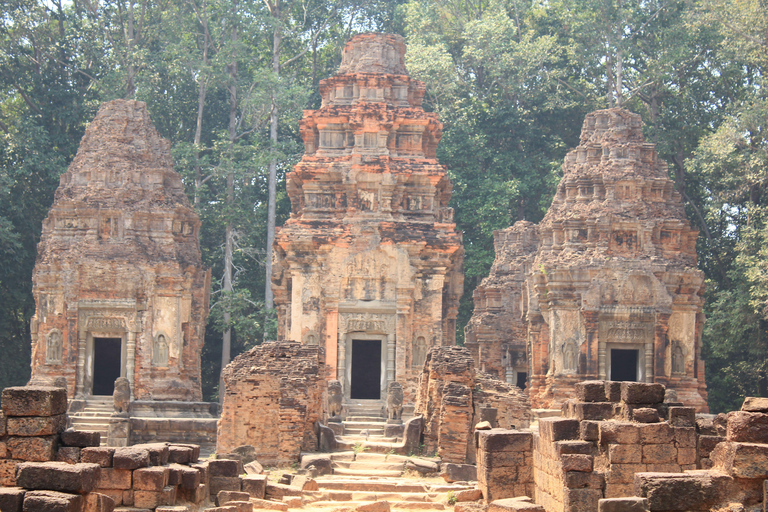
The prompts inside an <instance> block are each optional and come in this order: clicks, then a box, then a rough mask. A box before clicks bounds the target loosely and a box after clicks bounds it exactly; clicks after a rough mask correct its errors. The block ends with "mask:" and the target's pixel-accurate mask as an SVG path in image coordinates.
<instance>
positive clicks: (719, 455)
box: [710, 442, 768, 478]
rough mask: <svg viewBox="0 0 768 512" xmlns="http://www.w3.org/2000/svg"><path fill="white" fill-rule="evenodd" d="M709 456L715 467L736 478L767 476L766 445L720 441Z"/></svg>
mask: <svg viewBox="0 0 768 512" xmlns="http://www.w3.org/2000/svg"><path fill="white" fill-rule="evenodd" d="M710 458H711V459H712V461H713V462H714V465H715V468H717V469H720V470H722V471H724V472H725V473H726V474H729V475H732V476H735V477H736V478H768V445H765V444H759V443H732V442H725V443H720V444H718V445H717V446H716V447H715V449H714V450H713V451H712V454H711V455H710Z"/></svg>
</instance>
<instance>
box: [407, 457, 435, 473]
mask: <svg viewBox="0 0 768 512" xmlns="http://www.w3.org/2000/svg"><path fill="white" fill-rule="evenodd" d="M405 469H410V470H411V471H416V472H418V473H421V474H422V475H427V474H430V473H437V472H438V471H440V465H439V464H437V463H436V462H432V461H429V460H424V459H415V458H412V459H408V460H406V461H405Z"/></svg>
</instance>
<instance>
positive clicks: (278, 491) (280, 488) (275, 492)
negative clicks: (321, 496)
mask: <svg viewBox="0 0 768 512" xmlns="http://www.w3.org/2000/svg"><path fill="white" fill-rule="evenodd" d="M264 494H265V496H266V498H267V499H270V500H281V499H283V497H284V496H301V489H297V488H296V487H291V486H290V485H286V484H273V483H271V482H267V486H266V489H265V493H264Z"/></svg>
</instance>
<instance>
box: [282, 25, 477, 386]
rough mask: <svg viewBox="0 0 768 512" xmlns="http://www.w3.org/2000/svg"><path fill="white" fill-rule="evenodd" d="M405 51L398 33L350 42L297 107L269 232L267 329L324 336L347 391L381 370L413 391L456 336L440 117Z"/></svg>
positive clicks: (455, 247)
mask: <svg viewBox="0 0 768 512" xmlns="http://www.w3.org/2000/svg"><path fill="white" fill-rule="evenodd" d="M404 55H405V44H404V42H403V39H402V37H400V36H395V35H380V34H363V35H358V36H355V37H353V38H352V40H351V41H350V42H349V43H347V45H346V47H345V49H344V54H343V59H342V63H341V66H340V68H339V73H338V74H337V75H336V76H333V77H331V78H328V79H326V80H323V81H322V82H320V93H321V95H322V106H321V108H320V109H319V110H315V111H306V112H305V113H304V119H303V120H302V122H301V135H302V138H303V139H304V145H305V154H304V157H303V158H302V159H301V161H300V162H299V163H298V164H297V165H296V166H295V167H294V169H293V171H292V172H291V173H289V174H288V185H287V186H288V195H289V196H290V199H291V206H292V212H291V217H290V219H289V220H288V221H287V222H286V223H285V225H284V226H283V227H282V228H281V229H280V231H279V232H278V234H277V236H276V240H275V246H274V249H275V263H274V267H273V274H272V284H273V289H274V292H275V304H276V307H277V311H278V322H279V324H278V338H280V339H288V340H293V341H298V342H301V343H309V344H320V345H323V346H325V348H326V362H327V364H329V365H330V366H331V368H332V375H331V377H332V378H337V379H338V380H340V381H341V382H342V385H343V388H344V395H345V397H346V398H353V399H380V398H384V396H385V392H386V389H387V384H388V383H389V382H392V381H399V382H401V383H402V384H403V385H404V386H405V393H406V397H413V390H414V388H415V384H416V379H417V378H418V375H419V373H420V371H421V366H422V364H423V362H424V359H425V357H426V352H427V350H428V349H429V347H431V346H434V345H452V344H454V343H455V332H454V331H455V320H456V314H457V308H458V300H459V297H460V295H461V292H462V288H463V274H462V257H463V248H462V245H461V235H460V234H459V233H457V232H456V226H455V224H454V223H453V211H452V209H451V208H449V207H448V201H449V199H450V197H451V183H450V181H449V179H448V176H447V175H446V172H445V168H444V167H443V166H442V165H440V164H439V163H438V161H437V159H436V158H435V151H436V148H437V143H438V141H439V140H440V136H441V131H442V125H441V123H440V122H439V121H438V120H437V115H436V114H432V113H427V112H424V110H423V109H422V108H421V102H422V98H423V96H424V90H425V89H424V84H423V83H422V82H419V81H417V80H413V79H412V78H410V77H409V76H408V74H407V72H406V70H405V65H404Z"/></svg>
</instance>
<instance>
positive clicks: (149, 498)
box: [133, 485, 176, 509]
mask: <svg viewBox="0 0 768 512" xmlns="http://www.w3.org/2000/svg"><path fill="white" fill-rule="evenodd" d="M175 504H176V487H172V486H170V485H169V486H166V487H163V488H162V489H161V490H159V491H133V506H134V507H136V508H149V509H155V508H157V507H159V506H161V505H175Z"/></svg>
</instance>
